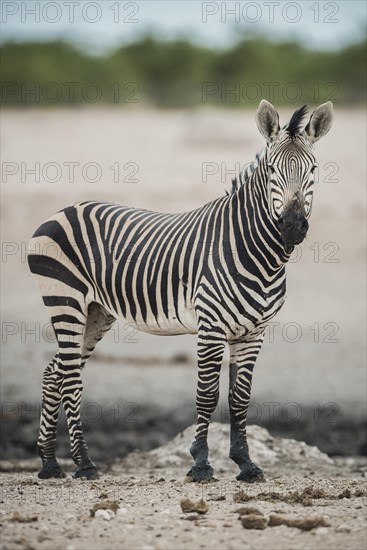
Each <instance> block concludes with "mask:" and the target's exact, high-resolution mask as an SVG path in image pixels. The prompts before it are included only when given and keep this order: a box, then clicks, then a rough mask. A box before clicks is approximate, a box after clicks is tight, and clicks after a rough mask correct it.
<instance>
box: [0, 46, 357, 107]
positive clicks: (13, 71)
mask: <svg viewBox="0 0 367 550" xmlns="http://www.w3.org/2000/svg"><path fill="white" fill-rule="evenodd" d="M1 61H2V63H1V80H2V86H1V94H2V105H3V106H22V105H23V106H32V107H34V106H54V105H63V104H64V105H70V104H77V105H80V104H93V103H111V104H130V103H137V102H140V103H143V104H148V105H153V106H155V107H162V108H177V107H178V108H183V107H192V106H196V105H202V104H205V105H222V106H231V105H232V106H239V105H240V106H254V104H257V103H258V101H259V100H260V99H261V98H263V97H264V98H266V99H268V100H270V101H274V102H275V103H276V104H277V105H280V104H283V103H284V104H289V103H292V102H294V103H297V104H299V103H319V102H322V101H327V100H329V99H330V100H332V101H333V102H341V103H346V104H359V103H363V102H364V101H365V85H366V77H365V61H366V42H365V41H364V42H359V43H356V44H353V45H350V46H348V47H345V48H344V49H340V50H337V51H335V50H333V51H324V50H323V51H316V50H312V49H306V48H305V47H303V46H301V45H300V44H298V43H296V42H272V41H269V40H267V39H265V38H261V37H255V38H254V37H252V38H249V39H243V40H240V41H239V42H238V43H237V44H236V45H234V46H232V47H231V48H229V49H223V50H213V49H209V48H205V47H202V46H198V45H194V44H192V43H190V42H189V41H186V40H175V41H169V42H168V41H165V40H161V39H158V38H153V37H152V36H146V37H143V38H140V39H139V40H137V41H135V42H133V43H130V44H127V45H124V46H122V47H120V48H118V49H116V50H114V51H111V52H109V53H108V54H104V55H93V56H91V55H88V54H87V53H85V52H83V51H82V50H79V49H77V48H76V47H74V46H72V45H70V44H68V43H65V42H48V43H45V42H39V43H35V42H30V43H10V42H9V43H5V44H4V45H3V46H2V47H1ZM32 90H33V92H32Z"/></svg>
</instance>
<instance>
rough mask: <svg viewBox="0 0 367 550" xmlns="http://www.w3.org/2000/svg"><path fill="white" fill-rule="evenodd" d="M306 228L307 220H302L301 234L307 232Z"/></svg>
mask: <svg viewBox="0 0 367 550" xmlns="http://www.w3.org/2000/svg"><path fill="white" fill-rule="evenodd" d="M308 227H309V225H308V221H307V220H303V223H302V225H301V231H302V233H304V234H306V233H307V231H308Z"/></svg>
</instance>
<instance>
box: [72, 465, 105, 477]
mask: <svg viewBox="0 0 367 550" xmlns="http://www.w3.org/2000/svg"><path fill="white" fill-rule="evenodd" d="M82 477H85V478H86V479H98V478H99V475H98V472H97V468H96V467H95V465H94V464H93V463H90V464H81V465H80V466H78V468H77V469H76V471H75V473H74V475H73V478H74V479H80V478H82Z"/></svg>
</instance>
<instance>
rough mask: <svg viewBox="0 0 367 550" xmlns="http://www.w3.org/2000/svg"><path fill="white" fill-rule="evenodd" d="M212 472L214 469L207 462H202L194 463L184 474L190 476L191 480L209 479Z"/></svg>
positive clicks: (211, 477)
mask: <svg viewBox="0 0 367 550" xmlns="http://www.w3.org/2000/svg"><path fill="white" fill-rule="evenodd" d="M213 474H214V470H213V468H212V467H211V465H210V464H209V462H206V463H205V462H204V463H202V464H194V465H193V466H192V467H191V468H190V470H189V471H188V472H187V474H186V476H187V477H191V479H192V481H211V480H212V479H213Z"/></svg>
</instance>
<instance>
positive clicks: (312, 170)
mask: <svg viewBox="0 0 367 550" xmlns="http://www.w3.org/2000/svg"><path fill="white" fill-rule="evenodd" d="M316 168H317V164H314V165H313V166H312V168H311V174H313V173H314V171H315V170H316Z"/></svg>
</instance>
